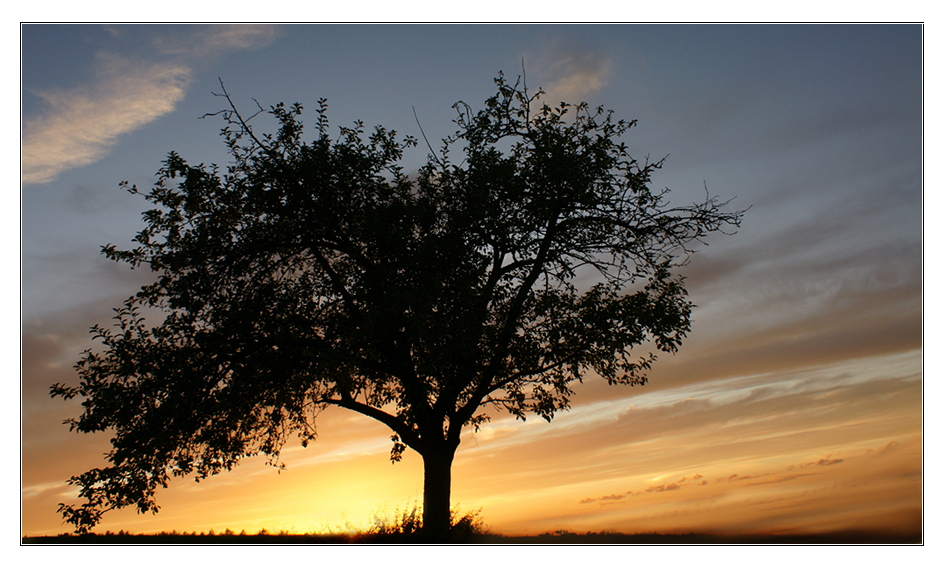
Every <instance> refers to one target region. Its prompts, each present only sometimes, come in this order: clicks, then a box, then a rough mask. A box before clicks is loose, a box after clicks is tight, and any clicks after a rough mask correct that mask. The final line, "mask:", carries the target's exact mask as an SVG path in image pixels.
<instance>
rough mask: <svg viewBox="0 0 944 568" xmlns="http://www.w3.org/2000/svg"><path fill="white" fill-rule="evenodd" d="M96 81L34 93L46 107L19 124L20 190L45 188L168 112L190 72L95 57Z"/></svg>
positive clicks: (163, 65) (170, 66)
mask: <svg viewBox="0 0 944 568" xmlns="http://www.w3.org/2000/svg"><path fill="white" fill-rule="evenodd" d="M96 63H97V65H96V77H95V81H94V82H93V83H91V84H88V85H83V86H80V87H76V88H73V89H68V90H61V91H46V92H40V93H37V94H38V95H39V96H40V97H42V98H43V99H44V100H45V102H46V103H47V104H48V106H49V111H48V112H46V113H45V114H44V115H43V116H41V117H37V118H33V119H27V120H24V123H23V148H22V152H23V164H22V168H23V170H22V176H23V183H24V184H31V183H47V182H50V181H53V180H54V179H56V177H57V176H58V175H59V174H60V173H62V172H63V171H65V170H67V169H71V168H76V167H80V166H85V165H88V164H91V163H93V162H95V161H97V160H99V159H100V158H102V157H103V156H104V155H105V154H106V153H107V152H108V150H109V149H110V148H111V147H112V146H113V145H114V144H115V143H117V142H118V141H119V139H120V138H121V136H122V135H124V134H127V133H129V132H133V131H134V130H137V129H138V128H141V127H142V126H144V125H145V124H148V123H149V122H151V121H153V120H155V119H157V118H159V117H161V116H163V115H165V114H167V113H169V112H171V111H173V110H174V108H175V107H176V105H177V103H178V102H179V101H180V100H181V99H182V98H183V97H184V91H185V89H186V87H187V84H188V83H189V82H190V77H191V72H190V69H189V68H188V67H186V66H184V65H180V64H174V63H152V64H145V65H142V64H141V63H140V62H137V61H132V60H128V59H123V58H120V57H117V56H113V55H108V54H104V53H102V54H99V56H98V61H97V62H96Z"/></svg>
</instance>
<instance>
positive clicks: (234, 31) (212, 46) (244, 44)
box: [154, 24, 279, 58]
mask: <svg viewBox="0 0 944 568" xmlns="http://www.w3.org/2000/svg"><path fill="white" fill-rule="evenodd" d="M278 34H279V27H278V26H275V25H241V24H232V25H222V24H221V25H209V26H198V27H197V28H196V30H195V31H190V30H188V31H187V32H186V33H184V34H176V33H168V34H165V35H162V36H159V37H157V38H155V40H154V44H155V45H156V46H157V48H158V49H159V50H161V51H162V52H163V53H167V54H173V55H186V56H187V57H189V58H198V57H207V56H213V55H216V54H219V53H222V52H228V51H236V50H240V49H254V48H258V47H263V46H266V45H268V44H270V43H272V42H273V41H274V40H275V38H276V37H278Z"/></svg>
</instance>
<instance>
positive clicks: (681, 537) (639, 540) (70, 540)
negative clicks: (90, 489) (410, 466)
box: [22, 531, 923, 545]
mask: <svg viewBox="0 0 944 568" xmlns="http://www.w3.org/2000/svg"><path fill="white" fill-rule="evenodd" d="M22 544H45V545H49V544H58V545H311V544H328V545H338V544H375V545H383V544H471V545H509V544H549V545H594V544H624V545H633V544H636V545H843V544H852V545H870V544H874V545H912V544H919V545H920V544H923V541H922V535H921V534H920V533H919V534H913V535H895V534H885V533H869V532H837V533H823V534H810V535H709V534H621V533H592V532H591V533H582V534H579V533H571V532H563V531H559V532H556V533H553V534H550V533H547V534H542V535H537V536H502V535H493V534H478V535H468V536H462V537H457V538H455V539H453V540H451V541H450V542H438V543H429V542H424V540H423V539H422V538H421V537H418V536H417V535H411V534H406V535H404V534H384V535H377V534H365V535H345V534H333V535H332V534H329V535H321V534H298V535H296V534H254V535H247V534H202V533H200V534H187V533H183V534H180V533H161V534H153V535H135V534H127V533H118V534H114V533H105V534H90V535H82V536H76V535H59V536H39V537H23V539H22Z"/></svg>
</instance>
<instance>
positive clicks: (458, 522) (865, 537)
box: [22, 505, 923, 546]
mask: <svg viewBox="0 0 944 568" xmlns="http://www.w3.org/2000/svg"><path fill="white" fill-rule="evenodd" d="M422 519H423V516H422V509H421V508H420V507H418V506H417V505H413V507H412V508H407V509H404V510H402V511H401V510H397V511H396V512H395V513H394V516H393V518H392V519H391V518H389V517H388V516H387V515H386V514H382V513H375V514H374V516H373V521H372V522H371V524H370V526H369V527H368V528H367V529H366V530H363V531H359V532H354V531H351V530H338V531H336V532H328V533H307V534H291V533H287V532H285V531H282V532H279V533H269V532H268V531H266V530H265V529H262V530H261V531H259V532H258V533H256V534H247V533H246V532H245V531H243V532H240V533H238V534H237V533H234V532H233V531H231V530H229V529H227V530H226V531H224V532H222V533H214V532H213V531H210V532H208V533H202V532H201V533H196V532H191V533H187V532H183V533H179V532H176V531H173V532H161V533H157V534H132V533H128V532H125V531H120V532H118V533H113V532H106V533H102V534H96V533H91V534H85V535H75V534H61V535H58V536H31V537H28V536H24V537H23V538H22V543H23V544H38V545H51V544H57V545H112V544H140V545H168V544H177V545H311V544H322V545H342V544H361V545H410V544H454V545H455V544H460V545H462V544H465V545H524V544H529V545H530V544H545V545H607V544H609V545H670V546H671V545H824V544H825V545H842V544H854V545H870V544H878V545H910V544H922V543H923V536H922V534H921V533H920V532H919V533H916V534H894V533H879V532H867V531H844V532H832V533H819V534H800V535H798V534H793V535H713V534H699V533H688V534H660V533H645V534H625V533H618V532H586V533H575V532H570V531H565V530H559V531H555V532H553V533H543V534H540V535H534V536H505V535H501V534H497V533H494V532H492V531H490V530H489V529H487V528H486V527H485V525H484V523H483V522H482V519H481V515H480V512H479V511H475V512H472V513H466V514H464V515H459V514H458V513H457V512H455V511H453V512H452V531H451V533H450V535H449V536H448V537H447V538H446V539H438V540H436V541H430V540H429V539H427V538H426V537H425V536H424V534H423V531H422Z"/></svg>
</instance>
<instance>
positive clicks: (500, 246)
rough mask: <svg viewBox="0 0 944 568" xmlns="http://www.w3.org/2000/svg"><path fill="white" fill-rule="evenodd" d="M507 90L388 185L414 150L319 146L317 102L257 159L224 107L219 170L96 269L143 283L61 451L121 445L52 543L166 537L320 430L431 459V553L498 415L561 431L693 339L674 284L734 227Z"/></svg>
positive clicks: (197, 169) (288, 116)
mask: <svg viewBox="0 0 944 568" xmlns="http://www.w3.org/2000/svg"><path fill="white" fill-rule="evenodd" d="M496 83H497V87H498V92H497V94H496V95H495V96H493V97H492V98H490V99H488V100H487V101H486V103H485V107H484V109H483V110H480V111H473V110H472V109H471V108H470V107H469V106H468V105H466V104H465V103H462V102H460V103H457V104H456V105H455V106H454V108H455V109H456V110H457V113H458V118H457V119H456V124H457V125H458V130H457V132H456V133H455V134H454V135H453V136H451V137H450V138H447V139H446V140H444V141H443V146H442V150H441V151H440V152H438V153H437V152H434V151H432V148H430V151H431V154H430V155H429V159H428V161H427V163H426V165H425V166H424V167H422V168H421V169H420V170H419V172H418V174H417V175H416V176H414V178H415V179H411V178H409V177H408V176H407V175H405V174H404V172H403V170H402V168H401V166H400V165H399V162H400V161H401V158H402V156H403V153H404V150H406V149H407V148H409V147H412V146H414V145H416V143H417V142H416V140H415V139H413V138H410V137H406V138H398V137H397V134H396V133H395V132H393V131H388V130H386V129H384V128H382V127H377V128H376V129H375V130H374V131H373V132H372V133H369V134H367V133H365V129H364V127H363V125H362V123H360V122H358V123H355V125H354V126H353V127H352V128H341V129H340V136H339V137H338V138H337V139H332V138H331V136H330V135H329V125H328V120H327V118H326V107H327V105H326V102H325V101H324V100H323V99H322V100H321V101H320V102H319V108H318V110H317V122H316V127H317V137H316V138H315V140H314V141H312V142H305V141H303V139H302V124H301V122H300V118H299V116H300V115H301V113H302V107H301V106H300V105H298V104H295V105H292V106H289V107H286V106H284V105H282V104H279V105H276V106H274V107H272V108H271V109H270V110H269V111H268V112H269V113H270V114H271V115H272V116H274V118H275V119H277V121H278V125H279V126H278V128H277V131H276V132H275V134H267V135H262V134H259V133H258V132H257V131H256V130H254V129H253V128H252V127H251V126H250V122H251V120H252V118H254V117H255V116H256V115H258V114H259V113H260V112H262V107H259V112H257V113H256V115H253V116H252V117H248V118H244V117H243V116H242V115H241V114H240V113H239V111H238V109H237V108H236V106H235V105H233V102H232V100H231V99H230V97H229V95H228V94H227V93H226V91H225V89H224V90H223V92H222V93H221V95H220V96H223V97H225V99H226V102H227V104H228V105H229V106H228V108H227V109H226V110H225V111H221V112H220V113H216V114H219V115H222V117H223V118H224V119H225V121H226V127H225V128H224V129H223V136H224V138H225V140H226V145H227V146H228V151H229V154H230V156H231V158H232V163H231V165H229V166H228V168H227V171H226V173H221V172H220V170H219V168H218V167H217V166H216V165H211V166H205V165H203V164H201V165H198V166H192V165H190V164H188V163H187V162H186V161H184V160H183V159H182V158H181V157H180V156H178V155H177V154H176V153H171V154H170V155H169V156H168V158H167V159H166V160H165V161H164V162H163V167H162V168H161V169H160V171H159V175H158V180H157V182H156V184H155V185H154V186H153V188H152V189H151V190H150V191H149V192H147V193H142V192H139V190H138V188H137V187H136V186H131V187H130V188H129V191H130V192H131V193H133V194H141V195H143V196H144V197H145V199H147V201H149V202H151V203H152V204H154V206H156V207H155V208H154V209H151V210H149V211H147V212H145V213H144V221H145V224H146V226H145V228H144V229H143V230H142V231H141V232H140V233H139V234H138V235H137V236H136V237H135V239H134V241H135V242H136V243H137V244H136V245H135V246H134V248H131V249H130V250H119V249H118V248H116V247H115V246H114V245H108V246H105V247H103V252H104V254H105V255H106V256H107V257H108V258H111V259H114V260H117V261H123V262H127V263H129V264H130V265H131V266H133V267H138V266H147V267H149V268H150V269H151V270H152V271H154V272H156V273H157V278H156V281H155V282H154V283H153V284H151V285H148V286H144V287H142V289H141V290H140V291H139V292H138V293H137V294H136V295H135V296H133V297H131V298H130V299H128V300H127V301H126V302H125V303H124V306H123V307H122V308H120V309H117V310H116V312H117V316H116V318H115V319H116V320H117V323H116V324H115V325H114V327H100V326H95V327H94V328H92V330H93V332H94V335H95V336H96V338H97V339H99V340H100V341H101V342H102V343H103V345H104V347H103V349H102V350H101V351H99V352H95V351H91V350H90V351H86V352H85V353H84V355H83V358H82V359H81V360H80V361H79V362H78V364H77V365H76V368H77V370H78V375H79V379H80V382H79V386H65V385H61V384H56V385H53V387H52V388H51V394H52V396H61V397H64V398H72V397H75V396H79V397H81V398H82V399H83V402H82V405H83V407H84V409H83V412H82V414H81V415H80V417H79V418H77V419H72V420H68V421H67V423H68V424H70V426H71V428H72V429H74V430H78V431H80V432H96V431H106V430H110V431H113V432H114V437H113V438H112V440H111V443H112V449H111V451H110V452H109V453H108V454H107V459H108V461H109V462H110V465H109V466H108V467H105V468H102V469H93V470H91V471H88V472H86V473H84V474H81V475H78V476H75V477H73V478H71V480H70V481H69V482H70V483H71V484H73V485H76V486H78V488H79V495H80V497H81V498H83V499H85V502H84V503H82V504H81V505H79V506H72V505H66V504H61V505H60V512H61V513H62V514H63V516H64V518H65V519H66V520H68V521H69V522H70V523H72V524H74V525H75V526H76V528H77V530H78V531H79V532H82V531H87V530H88V529H89V528H90V527H93V526H94V525H95V524H96V523H97V522H98V521H99V520H100V518H101V515H102V514H103V513H104V512H105V511H107V510H109V509H114V508H118V507H126V506H135V507H136V508H137V509H138V510H139V511H141V512H144V511H156V510H157V506H156V504H155V501H154V494H155V490H156V489H157V488H158V487H166V485H167V482H168V479H169V478H170V477H171V476H183V475H187V474H191V473H192V474H195V475H196V477H197V479H198V480H199V479H200V478H205V477H207V476H208V475H211V474H215V473H218V472H220V471H221V470H228V469H231V468H232V467H234V466H235V465H236V463H237V462H238V461H239V460H240V459H241V458H244V457H247V456H252V455H255V454H260V453H261V454H266V455H267V456H269V457H270V462H271V463H272V464H274V465H277V466H279V467H282V464H281V462H280V461H279V452H280V449H281V448H282V446H283V444H285V443H286V441H287V438H288V436H289V434H290V433H297V434H298V435H299V436H300V438H301V443H302V445H306V444H307V443H308V442H309V441H311V440H314V439H315V427H314V420H315V417H316V416H317V415H318V412H319V411H320V410H322V409H324V408H325V407H327V406H329V405H334V406H338V407H341V408H347V409H350V410H353V411H355V412H359V413H361V414H364V415H366V416H369V417H371V418H373V419H375V420H378V421H380V422H381V423H383V424H385V425H386V426H387V427H389V428H390V430H391V431H392V441H393V448H392V451H391V455H390V457H391V459H392V460H393V461H398V460H400V458H401V455H402V453H403V451H404V450H405V449H406V448H407V447H409V448H412V449H413V450H415V451H416V452H418V453H419V454H420V455H421V456H422V457H423V462H424V474H425V482H424V490H423V526H424V528H425V530H426V531H427V534H428V535H430V536H431V537H434V538H435V537H441V536H442V535H443V534H444V533H445V532H446V531H448V528H449V519H450V507H449V505H450V503H449V498H450V497H449V495H450V486H451V480H450V475H451V473H450V472H451V466H452V461H453V456H454V455H455V452H456V448H457V446H458V445H459V440H460V434H461V432H462V429H463V428H465V427H467V426H471V427H473V428H478V427H479V426H480V425H481V424H482V423H484V422H486V421H487V420H488V419H489V416H488V414H487V413H486V412H487V411H488V409H489V408H492V409H498V410H504V411H507V412H510V413H511V414H513V415H514V416H516V417H518V418H521V419H524V418H525V415H526V414H527V413H534V414H536V415H538V416H540V417H542V418H544V419H546V420H548V421H550V420H551V419H552V418H553V417H554V415H555V413H556V412H558V411H560V410H565V409H567V408H568V398H569V397H570V396H571V394H572V391H571V387H572V385H573V383H574V381H581V380H582V379H583V377H584V376H585V374H586V373H587V372H588V371H593V372H595V373H596V374H598V375H599V376H600V377H602V378H603V380H606V381H607V382H609V383H610V384H624V385H641V384H644V383H645V382H646V375H645V372H646V370H647V369H649V367H650V364H651V363H652V361H653V360H654V359H655V357H654V356H653V355H652V354H651V353H649V354H647V355H644V356H642V357H637V356H634V355H631V353H630V349H631V348H633V347H636V346H640V345H644V344H646V343H648V342H651V343H652V344H654V346H655V347H656V348H657V349H658V350H662V351H665V352H673V351H675V350H676V349H677V347H678V346H679V342H680V340H681V339H682V338H683V336H685V334H686V332H688V331H689V315H690V311H691V308H692V304H691V303H690V302H689V300H688V299H687V294H686V290H685V288H684V286H683V281H682V279H681V278H679V277H677V276H675V275H674V274H673V270H674V269H675V268H676V267H678V266H681V265H683V264H684V263H685V262H686V261H687V259H688V258H689V255H690V253H691V252H692V248H691V246H692V245H693V243H698V242H702V239H703V238H704V237H705V236H706V235H708V234H709V233H712V232H715V231H723V230H724V227H726V226H737V225H738V224H739V223H740V219H741V216H742V213H743V212H742V211H725V209H726V204H727V203H726V202H720V201H719V200H718V199H717V198H707V199H706V201H704V202H703V203H697V204H694V205H691V206H685V207H669V205H668V202H667V199H666V194H667V192H668V190H662V191H653V190H651V189H650V187H649V184H650V176H651V174H652V173H653V171H654V170H656V169H658V168H659V167H661V165H662V162H661V161H658V162H655V163H649V162H648V160H647V161H645V162H639V161H637V160H635V159H633V158H632V157H631V156H630V155H629V154H628V153H627V150H626V147H625V145H624V144H623V143H621V142H620V137H621V135H623V134H624V133H625V132H626V131H627V130H628V129H629V128H630V127H632V126H633V125H634V124H635V121H632V122H625V121H621V120H620V121H616V120H613V118H612V112H605V111H604V110H603V109H602V108H598V109H591V108H589V107H588V106H587V105H586V104H585V103H582V104H579V105H576V106H573V105H569V104H564V103H561V104H560V105H559V106H556V107H550V106H547V105H542V106H540V107H538V99H539V97H540V95H541V94H542V93H540V92H538V93H537V94H535V95H530V94H529V93H528V92H527V89H526V88H524V87H523V86H522V85H521V83H520V80H519V82H516V83H515V84H511V83H509V82H507V81H506V80H505V79H504V78H503V76H501V75H499V77H498V78H497V79H496ZM453 153H459V154H461V155H462V160H461V161H460V162H458V163H456V162H454V161H452V154H453ZM122 185H123V186H125V187H128V185H129V184H128V183H127V182H125V183H123V184H122ZM578 284H580V286H578ZM154 312H156V313H158V314H159V315H160V316H161V317H163V320H162V321H161V322H160V323H159V324H158V325H155V326H149V325H147V324H146V323H145V319H144V314H145V313H148V314H151V313H154Z"/></svg>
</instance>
